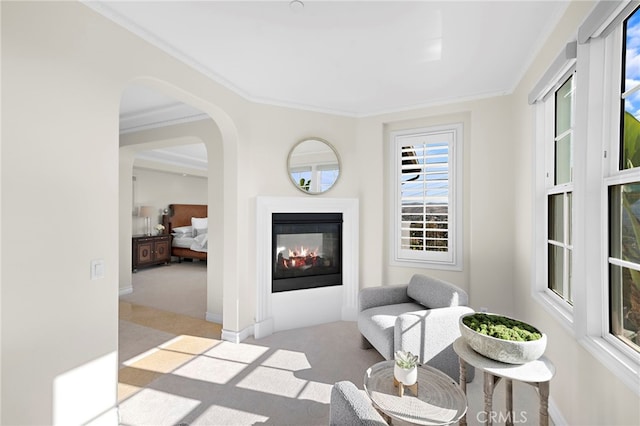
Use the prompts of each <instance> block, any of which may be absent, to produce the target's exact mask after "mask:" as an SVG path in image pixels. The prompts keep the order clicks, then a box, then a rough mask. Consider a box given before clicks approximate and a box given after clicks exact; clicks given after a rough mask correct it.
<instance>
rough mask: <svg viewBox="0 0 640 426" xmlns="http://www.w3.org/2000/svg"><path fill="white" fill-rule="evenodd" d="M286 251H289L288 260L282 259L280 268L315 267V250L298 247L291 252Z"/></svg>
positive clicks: (316, 255) (316, 250)
mask: <svg viewBox="0 0 640 426" xmlns="http://www.w3.org/2000/svg"><path fill="white" fill-rule="evenodd" d="M287 250H288V251H289V258H288V259H284V258H283V259H282V266H284V267H285V268H308V267H310V266H313V265H315V263H316V259H317V258H318V254H317V252H318V249H317V248H316V249H315V250H310V249H309V247H307V248H305V247H303V246H300V248H298V247H295V248H294V249H293V250H291V249H287Z"/></svg>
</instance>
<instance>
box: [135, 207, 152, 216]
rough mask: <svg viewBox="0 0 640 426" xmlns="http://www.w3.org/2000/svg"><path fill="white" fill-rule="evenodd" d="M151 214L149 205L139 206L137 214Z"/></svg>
mask: <svg viewBox="0 0 640 426" xmlns="http://www.w3.org/2000/svg"><path fill="white" fill-rule="evenodd" d="M152 215H153V207H151V206H141V207H140V212H139V213H138V216H141V217H151V216H152Z"/></svg>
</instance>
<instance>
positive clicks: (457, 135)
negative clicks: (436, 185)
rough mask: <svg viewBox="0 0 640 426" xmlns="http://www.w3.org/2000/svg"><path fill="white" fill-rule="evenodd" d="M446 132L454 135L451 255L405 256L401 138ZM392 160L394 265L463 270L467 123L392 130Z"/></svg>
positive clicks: (451, 178)
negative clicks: (403, 243)
mask: <svg viewBox="0 0 640 426" xmlns="http://www.w3.org/2000/svg"><path fill="white" fill-rule="evenodd" d="M442 133H450V134H451V135H452V138H451V141H450V143H449V146H448V149H449V158H448V165H449V177H448V179H449V205H448V214H449V223H448V232H449V238H448V240H449V245H448V247H449V250H448V252H447V253H448V255H447V256H443V255H442V252H429V251H420V252H418V253H411V256H405V255H403V250H402V249H401V243H400V241H401V228H402V220H401V206H402V200H401V189H400V187H401V180H400V179H401V173H402V170H401V169H402V146H403V144H402V143H401V140H402V139H403V138H406V137H412V136H430V135H436V134H442ZM388 145H389V152H390V155H389V159H390V161H391V167H390V170H391V173H392V179H391V185H392V187H393V188H392V190H391V194H392V197H393V198H392V202H391V203H389V204H390V210H391V211H390V216H389V217H390V218H391V226H390V239H391V244H390V246H391V250H390V257H391V259H390V264H391V265H392V266H403V267H422V268H431V269H443V270H453V271H462V269H463V205H462V203H463V166H464V164H463V145H464V123H463V122H455V123H450V124H439V125H431V126H425V127H419V128H412V129H403V130H395V131H391V132H390V133H389V144H388Z"/></svg>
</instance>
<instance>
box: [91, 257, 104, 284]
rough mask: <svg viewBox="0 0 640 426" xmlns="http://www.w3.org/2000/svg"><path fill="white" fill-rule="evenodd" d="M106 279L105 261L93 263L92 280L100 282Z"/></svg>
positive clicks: (97, 260)
mask: <svg viewBox="0 0 640 426" xmlns="http://www.w3.org/2000/svg"><path fill="white" fill-rule="evenodd" d="M102 278H104V260H103V259H96V260H92V261H91V279H92V280H99V279H102Z"/></svg>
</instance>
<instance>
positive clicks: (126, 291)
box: [118, 285, 133, 296]
mask: <svg viewBox="0 0 640 426" xmlns="http://www.w3.org/2000/svg"><path fill="white" fill-rule="evenodd" d="M131 293H133V286H132V285H130V286H129V287H121V288H120V291H119V293H118V295H119V296H126V295H127V294H131Z"/></svg>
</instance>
